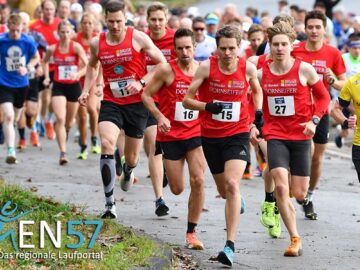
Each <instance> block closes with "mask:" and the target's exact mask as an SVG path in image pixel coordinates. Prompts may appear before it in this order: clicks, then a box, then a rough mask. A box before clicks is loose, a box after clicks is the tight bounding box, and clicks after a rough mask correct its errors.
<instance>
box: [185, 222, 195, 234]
mask: <svg viewBox="0 0 360 270" xmlns="http://www.w3.org/2000/svg"><path fill="white" fill-rule="evenodd" d="M196 226H197V224H196V223H192V222H188V224H187V231H186V233H193V232H195V227H196Z"/></svg>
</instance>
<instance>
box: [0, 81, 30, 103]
mask: <svg viewBox="0 0 360 270" xmlns="http://www.w3.org/2000/svg"><path fill="white" fill-rule="evenodd" d="M27 92H28V86H25V87H20V88H10V87H7V86H5V85H0V104H2V103H5V102H10V103H12V104H13V105H14V107H15V108H17V109H20V108H22V107H23V106H24V102H25V98H26V95H27Z"/></svg>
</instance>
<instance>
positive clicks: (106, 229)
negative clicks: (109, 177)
mask: <svg viewBox="0 0 360 270" xmlns="http://www.w3.org/2000/svg"><path fill="white" fill-rule="evenodd" d="M7 201H11V202H12V203H11V207H8V209H6V211H7V212H9V211H10V210H11V209H14V204H17V210H16V212H14V213H13V214H12V215H9V216H8V217H13V216H16V215H18V214H20V213H25V212H26V211H30V210H32V209H33V211H32V212H31V213H29V214H27V215H25V216H23V217H21V218H19V220H33V221H35V224H34V225H26V226H24V228H25V231H30V232H33V235H32V236H24V243H25V244H33V245H35V248H31V249H18V250H14V249H13V247H12V245H11V241H10V238H9V237H7V238H6V239H4V240H3V241H1V242H0V269H42V270H44V269H84V270H85V269H86V270H89V269H96V270H102V269H103V270H109V269H129V268H132V267H136V266H147V259H149V258H150V257H152V256H159V254H160V247H159V246H158V245H157V244H156V243H154V242H153V241H151V240H149V239H147V238H145V237H143V236H137V235H135V233H134V232H133V231H132V230H130V229H128V228H126V227H123V226H121V225H120V224H118V223H116V222H114V221H111V220H105V221H104V223H103V225H102V227H101V230H100V233H99V235H98V237H97V239H96V241H95V244H94V246H93V247H92V248H91V249H88V248H87V246H88V243H89V241H90V239H91V237H92V235H93V233H94V230H95V226H94V225H84V224H81V225H74V226H73V229H74V230H75V231H79V232H81V233H82V234H83V235H84V236H85V237H84V240H85V241H84V244H83V245H82V246H81V247H79V248H77V249H69V248H68V247H66V244H76V243H78V242H79V238H78V237H77V236H69V235H68V234H67V222H68V221H69V220H76V221H79V220H80V221H86V220H99V219H98V218H97V217H95V216H90V215H86V214H85V213H84V210H85V209H84V208H81V207H76V206H73V205H70V204H62V203H59V202H56V201H54V200H52V199H45V198H42V197H38V196H36V195H34V194H33V193H32V192H30V191H27V190H25V189H23V188H21V187H19V186H15V185H6V184H4V183H3V182H2V183H0V210H2V208H3V206H4V205H5V203H6V202H7ZM10 208H11V209H10ZM2 216H3V215H2ZM19 220H15V221H12V222H9V223H3V224H4V228H2V229H1V225H2V224H1V222H0V237H1V235H3V234H4V233H5V232H7V231H8V230H9V229H13V230H14V232H15V239H16V242H17V244H18V246H19V238H18V232H19ZM41 220H45V221H46V222H47V223H48V224H49V226H50V228H51V231H52V232H53V234H54V236H57V235H56V221H61V226H62V228H61V247H60V248H55V247H54V246H53V244H52V242H51V241H50V238H49V237H48V236H47V234H46V233H45V235H46V236H45V237H44V238H45V245H44V248H42V249H41V248H40V245H39V243H40V242H39V240H40V239H39V238H40V233H39V227H40V226H39V224H40V221H41ZM85 253H86V254H91V253H93V254H97V257H100V254H103V255H102V259H96V258H93V257H94V256H93V257H92V258H91V259H84V258H82V259H64V258H65V257H64V256H73V255H74V254H85ZM9 254H12V256H13V257H15V256H16V254H18V257H17V258H16V257H15V258H9ZM20 254H22V256H25V255H26V254H27V255H28V256H29V255H30V254H32V256H33V257H31V259H25V258H24V257H23V258H19V256H20ZM35 254H36V257H34V256H35ZM37 254H41V256H44V255H45V254H55V258H46V259H43V258H41V257H40V258H39V255H37ZM59 254H61V256H59Z"/></svg>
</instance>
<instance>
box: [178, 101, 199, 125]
mask: <svg viewBox="0 0 360 270" xmlns="http://www.w3.org/2000/svg"><path fill="white" fill-rule="evenodd" d="M198 117H199V111H193V110H189V109H185V108H184V106H183V105H182V102H176V107H175V117H174V119H175V121H182V122H187V121H193V120H196V119H198Z"/></svg>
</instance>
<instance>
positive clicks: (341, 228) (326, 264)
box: [0, 140, 360, 270]
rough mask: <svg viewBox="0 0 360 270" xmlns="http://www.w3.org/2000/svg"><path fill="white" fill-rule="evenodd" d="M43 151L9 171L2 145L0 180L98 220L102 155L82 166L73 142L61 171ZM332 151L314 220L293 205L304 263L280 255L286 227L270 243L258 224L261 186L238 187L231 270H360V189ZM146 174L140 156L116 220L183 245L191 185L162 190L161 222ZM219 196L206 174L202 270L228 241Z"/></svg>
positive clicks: (49, 145) (345, 154)
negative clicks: (164, 212)
mask: <svg viewBox="0 0 360 270" xmlns="http://www.w3.org/2000/svg"><path fill="white" fill-rule="evenodd" d="M42 144H43V146H42V148H33V147H28V148H27V149H26V150H25V151H24V152H23V153H19V154H18V159H19V163H18V164H16V165H7V164H6V163H5V162H4V161H3V160H4V159H5V153H6V151H5V147H4V146H0V153H1V155H0V159H1V163H0V176H2V177H4V178H5V179H6V180H7V182H8V183H17V184H20V185H22V186H24V187H27V188H31V187H36V188H37V189H38V190H37V193H38V194H41V195H44V196H50V197H54V198H55V199H56V200H60V201H63V202H70V203H74V204H77V205H83V206H86V209H87V211H88V212H89V213H95V214H99V213H100V211H102V210H103V207H104V194H103V187H102V183H101V178H100V173H99V169H98V168H99V156H98V155H95V154H90V155H89V159H88V160H86V161H80V160H76V159H75V155H76V151H77V150H78V146H77V144H75V143H73V142H72V141H71V140H70V142H69V146H68V149H69V158H70V163H69V164H68V165H67V166H64V167H62V166H59V165H58V150H57V145H56V143H55V142H54V141H48V140H43V141H42ZM329 148H331V149H332V151H333V152H332V155H327V156H326V158H325V164H324V170H323V176H322V178H321V184H320V187H319V189H318V190H317V191H316V193H315V198H314V205H315V209H316V211H317V212H318V216H319V219H318V220H317V221H310V220H306V219H305V218H304V216H303V213H302V211H301V209H300V208H299V207H298V206H297V205H296V209H297V210H298V211H297V222H298V228H299V232H300V234H301V236H302V241H303V249H304V254H303V256H301V257H298V258H286V257H284V256H283V251H284V249H285V248H286V247H287V246H288V244H289V237H288V234H287V232H286V230H285V227H284V225H282V228H283V231H282V235H281V237H280V238H279V239H271V238H269V236H268V235H267V234H266V233H265V230H264V228H263V226H262V225H261V224H260V222H259V215H260V211H259V210H260V203H261V201H262V200H263V199H264V190H263V181H262V179H261V178H255V179H253V180H251V181H245V180H244V181H242V182H241V191H242V194H243V195H244V197H245V199H246V205H247V208H246V212H245V214H244V215H241V218H240V225H239V229H238V235H237V240H236V243H235V248H236V259H235V265H234V267H233V269H299V270H300V269H301V270H303V269H326V270H328V269H359V265H360V259H359V252H360V242H359V239H360V203H359V198H360V184H359V183H358V181H357V179H356V174H355V171H354V169H353V168H352V164H351V161H350V160H349V153H350V148H349V147H347V148H344V149H343V150H342V153H339V151H338V150H337V149H336V148H335V147H334V146H331V147H329ZM340 156H341V158H340ZM147 172H148V170H147V159H146V157H145V155H144V153H142V155H141V159H140V162H139V166H138V167H137V168H136V175H137V176H138V177H139V179H140V181H139V183H138V184H137V185H135V186H133V188H132V189H131V190H130V191H129V192H127V193H125V192H123V191H121V190H120V187H119V185H118V184H117V185H116V190H115V196H116V200H117V213H118V221H119V222H120V223H122V224H124V225H127V226H132V227H134V228H137V229H140V230H143V231H144V232H145V233H147V234H149V235H152V236H154V237H156V238H158V239H160V240H162V241H164V242H168V243H170V244H174V245H183V244H184V237H185V231H186V222H187V221H186V215H187V197H188V195H189V186H187V187H186V190H185V192H184V193H183V194H181V195H180V196H174V195H172V194H170V191H169V189H168V188H166V189H165V193H164V194H165V200H166V202H167V203H168V206H169V207H170V214H169V215H168V216H166V217H163V218H158V217H156V216H155V214H154V210H155V205H154V195H153V191H152V186H151V182H150V179H148V178H146V175H147ZM29 179H31V180H29ZM216 195H217V192H216V188H215V184H214V182H213V180H212V177H211V175H210V174H209V171H207V172H206V202H205V208H206V209H208V211H207V212H203V214H202V217H201V222H200V224H199V226H198V235H199V238H200V239H202V241H203V242H204V245H205V250H204V251H195V252H193V254H195V256H196V258H197V260H198V261H199V262H200V269H221V266H220V265H219V264H218V263H214V262H211V261H209V260H208V259H209V258H210V257H211V256H215V255H217V253H218V251H220V250H221V249H222V248H223V245H224V243H225V240H226V239H225V236H226V235H225V221H224V201H223V200H221V199H218V198H216Z"/></svg>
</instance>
